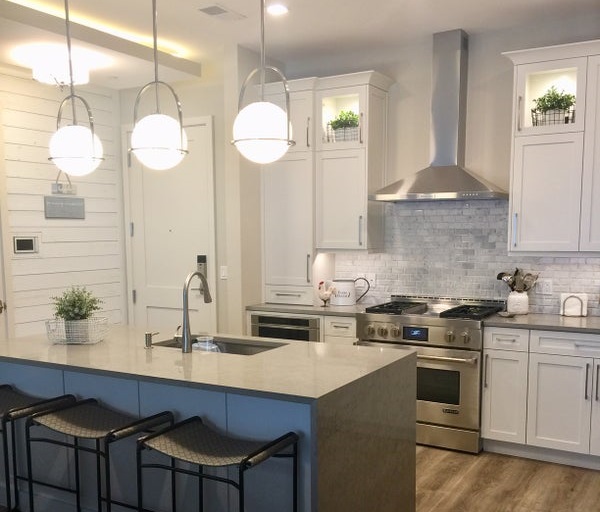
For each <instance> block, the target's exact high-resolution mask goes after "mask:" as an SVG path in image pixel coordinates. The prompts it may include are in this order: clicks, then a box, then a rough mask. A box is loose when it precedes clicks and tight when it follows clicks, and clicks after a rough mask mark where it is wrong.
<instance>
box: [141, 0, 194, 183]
mask: <svg viewBox="0 0 600 512" xmlns="http://www.w3.org/2000/svg"><path fill="white" fill-rule="evenodd" d="M157 17H158V13H157V10H156V0H152V22H153V23H152V31H153V41H154V81H153V82H150V83H148V84H146V85H145V86H144V87H142V89H141V90H140V92H139V93H138V95H137V98H136V99H135V105H134V108H133V132H132V133H131V147H130V149H129V150H130V151H131V152H132V153H133V154H134V155H135V156H136V158H137V159H138V160H139V161H140V163H142V164H143V165H144V166H146V167H148V168H150V169H155V170H158V171H164V170H166V169H171V168H173V167H175V166H176V165H177V164H179V162H181V161H182V160H183V157H184V156H185V155H186V154H187V152H188V151H187V136H186V134H185V130H184V129H183V114H182V112H181V103H180V102H179V98H178V97H177V94H175V91H174V90H173V88H172V87H171V86H170V85H169V84H167V83H165V82H161V81H159V80H158V44H157V26H156V19H157ZM161 86H162V87H165V88H166V89H167V90H168V91H169V92H170V93H171V94H172V96H173V98H174V100H175V105H176V107H177V116H178V119H177V120H176V119H174V118H172V117H170V116H168V115H165V114H162V113H161V112H160V101H159V92H160V89H159V88H160V87H161ZM151 89H153V90H154V95H155V101H156V112H155V113H154V114H150V115H147V116H146V117H144V118H142V119H141V120H140V121H138V109H139V104H140V100H141V98H142V96H143V94H144V93H146V92H147V91H149V90H151Z"/></svg>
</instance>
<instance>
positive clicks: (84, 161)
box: [48, 0, 103, 176]
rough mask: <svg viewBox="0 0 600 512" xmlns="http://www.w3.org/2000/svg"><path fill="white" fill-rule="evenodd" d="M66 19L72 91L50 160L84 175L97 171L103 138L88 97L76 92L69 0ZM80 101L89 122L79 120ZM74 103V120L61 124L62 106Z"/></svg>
mask: <svg viewBox="0 0 600 512" xmlns="http://www.w3.org/2000/svg"><path fill="white" fill-rule="evenodd" d="M65 23H66V27H67V53H68V57H69V87H70V94H69V95H68V96H67V97H66V98H65V99H64V100H63V101H62V102H61V104H60V107H59V108H58V116H57V119H56V132H55V133H54V135H52V137H51V138H50V147H49V150H50V158H49V159H48V160H50V161H51V162H53V163H54V164H55V165H56V167H58V168H59V169H60V170H61V171H63V172H65V173H66V174H70V175H71V176H85V175H86V174H90V173H91V172H93V171H95V170H96V169H97V168H98V166H99V165H100V162H102V160H103V158H102V142H100V139H99V138H98V136H97V135H96V133H95V132H94V117H93V116H92V110H91V109H90V106H89V104H88V102H87V101H85V99H83V98H82V97H81V96H77V95H76V94H75V85H74V80H73V59H72V55H71V29H70V23H69V0H65ZM76 100H78V101H80V102H81V103H82V104H83V106H84V107H85V110H86V112H87V116H88V124H89V128H88V127H87V126H82V125H80V124H78V123H77V107H76V105H75V101H76ZM69 103H70V104H71V111H72V117H73V119H72V121H73V124H70V125H65V126H62V127H61V121H62V117H63V110H64V108H65V106H66V105H67V104H69Z"/></svg>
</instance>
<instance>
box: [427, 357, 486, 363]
mask: <svg viewBox="0 0 600 512" xmlns="http://www.w3.org/2000/svg"><path fill="white" fill-rule="evenodd" d="M417 359H424V360H426V361H440V362H444V363H466V364H475V363H477V358H476V357H469V358H465V357H445V356H421V355H417Z"/></svg>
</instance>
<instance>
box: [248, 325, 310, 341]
mask: <svg viewBox="0 0 600 512" xmlns="http://www.w3.org/2000/svg"><path fill="white" fill-rule="evenodd" d="M254 327H255V326H252V335H253V336H262V337H263V338H283V339H284V340H298V341H318V340H313V339H311V338H312V337H313V335H312V333H311V330H310V329H294V328H290V327H277V326H271V325H257V326H256V330H255V329H254Z"/></svg>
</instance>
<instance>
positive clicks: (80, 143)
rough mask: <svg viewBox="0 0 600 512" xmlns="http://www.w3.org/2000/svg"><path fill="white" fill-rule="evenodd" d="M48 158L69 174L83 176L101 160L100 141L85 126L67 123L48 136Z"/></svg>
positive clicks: (95, 167) (96, 166) (93, 169)
mask: <svg viewBox="0 0 600 512" xmlns="http://www.w3.org/2000/svg"><path fill="white" fill-rule="evenodd" d="M50 160H51V161H52V162H53V163H54V164H55V165H56V167H58V168H59V169H60V170H61V171H63V172H65V173H66V174H69V175H71V176H85V175H86V174H90V173H91V172H93V171H95V170H96V169H97V168H98V166H99V165H100V162H101V161H102V142H101V141H100V139H99V138H98V136H97V135H96V134H95V133H92V131H91V130H90V129H89V128H88V127H87V126H80V125H68V126H63V127H62V128H59V129H58V130H57V131H56V132H54V134H53V135H52V137H51V138H50Z"/></svg>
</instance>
